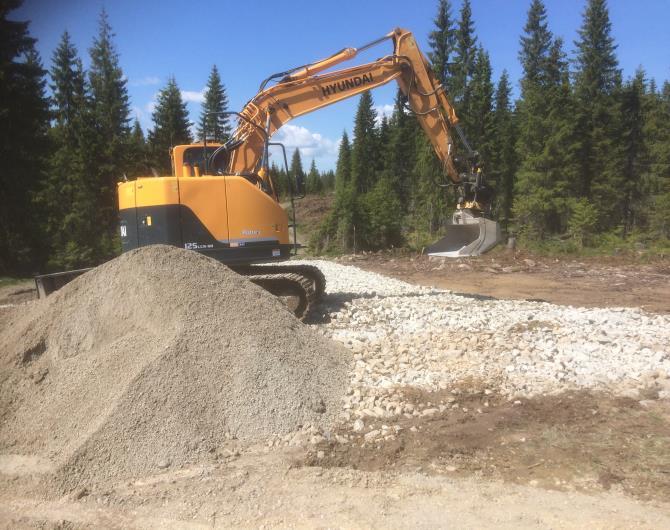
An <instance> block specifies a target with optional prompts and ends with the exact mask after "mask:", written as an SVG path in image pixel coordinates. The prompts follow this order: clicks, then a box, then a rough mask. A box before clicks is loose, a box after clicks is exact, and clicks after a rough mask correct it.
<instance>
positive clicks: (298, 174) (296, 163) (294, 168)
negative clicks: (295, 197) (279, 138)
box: [289, 148, 307, 191]
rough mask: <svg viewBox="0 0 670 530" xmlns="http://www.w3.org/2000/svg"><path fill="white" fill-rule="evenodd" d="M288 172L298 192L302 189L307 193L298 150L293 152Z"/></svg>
mask: <svg viewBox="0 0 670 530" xmlns="http://www.w3.org/2000/svg"><path fill="white" fill-rule="evenodd" d="M289 172H290V174H291V178H292V179H293V182H295V183H296V184H297V188H298V190H301V189H302V190H304V191H307V189H306V182H305V170H304V169H303V167H302V157H301V156H300V149H298V148H296V149H295V150H294V151H293V156H292V157H291V166H290V169H289Z"/></svg>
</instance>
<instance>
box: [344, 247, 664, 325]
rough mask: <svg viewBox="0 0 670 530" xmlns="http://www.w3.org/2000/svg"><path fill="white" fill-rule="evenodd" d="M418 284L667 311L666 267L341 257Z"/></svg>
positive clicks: (507, 258)
mask: <svg viewBox="0 0 670 530" xmlns="http://www.w3.org/2000/svg"><path fill="white" fill-rule="evenodd" d="M340 259H341V260H342V261H343V262H344V263H347V262H351V263H352V264H355V265H356V266H357V267H361V268H363V269H366V270H371V271H374V272H379V273H381V274H385V275H387V276H391V277H394V278H398V279H400V280H404V281H407V282H409V283H414V284H418V285H426V286H431V287H440V288H444V289H449V290H452V291H454V292H456V293H464V294H472V295H480V296H491V297H494V298H502V299H523V300H545V301H547V302H552V303H555V304H563V305H574V306H582V307H642V308H643V309H646V310H648V311H653V312H657V313H669V312H670V263H669V262H668V261H667V260H665V261H658V262H655V263H638V262H635V261H634V260H631V259H627V258H616V257H611V258H602V257H601V258H597V259H596V258H580V259H573V258H561V259H557V258H546V257H538V256H535V255H529V254H526V253H522V252H516V253H513V254H510V253H507V252H506V251H505V250H503V249H497V250H496V251H494V252H491V253H489V254H487V255H485V256H481V257H477V258H467V259H458V260H454V259H449V258H446V259H445V258H429V257H428V256H425V255H424V256H421V255H409V254H406V253H395V254H394V253H368V254H359V255H356V256H345V257H343V258H340Z"/></svg>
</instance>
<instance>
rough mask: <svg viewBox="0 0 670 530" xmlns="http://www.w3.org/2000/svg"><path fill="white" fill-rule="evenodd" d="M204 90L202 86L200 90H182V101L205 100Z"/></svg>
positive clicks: (200, 101)
mask: <svg viewBox="0 0 670 530" xmlns="http://www.w3.org/2000/svg"><path fill="white" fill-rule="evenodd" d="M205 91H206V89H205V88H203V89H202V90H201V91H200V92H198V91H196V90H182V91H181V98H182V99H183V100H184V101H190V102H191V103H202V102H204V101H205Z"/></svg>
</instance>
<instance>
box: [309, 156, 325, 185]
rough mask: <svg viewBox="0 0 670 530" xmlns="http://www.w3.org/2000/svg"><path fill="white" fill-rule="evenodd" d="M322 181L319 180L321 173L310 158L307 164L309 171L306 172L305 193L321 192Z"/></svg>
mask: <svg viewBox="0 0 670 530" xmlns="http://www.w3.org/2000/svg"><path fill="white" fill-rule="evenodd" d="M322 192H323V182H321V174H320V173H319V170H318V169H317V168H316V162H315V161H314V159H313V158H312V164H311V165H310V166H309V173H307V193H322Z"/></svg>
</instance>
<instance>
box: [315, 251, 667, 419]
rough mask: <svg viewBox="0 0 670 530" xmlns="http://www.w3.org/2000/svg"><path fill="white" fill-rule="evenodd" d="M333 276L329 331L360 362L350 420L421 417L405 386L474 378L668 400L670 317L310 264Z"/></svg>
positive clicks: (501, 386)
mask: <svg viewBox="0 0 670 530" xmlns="http://www.w3.org/2000/svg"><path fill="white" fill-rule="evenodd" d="M308 263H310V264H312V265H316V266H318V267H319V268H320V269H321V270H322V272H323V273H324V274H325V276H326V280H327V282H328V283H327V285H328V286H327V295H326V296H325V297H324V299H323V302H322V310H323V312H324V313H325V314H327V316H328V317H330V318H329V320H330V321H328V318H326V323H322V324H316V327H318V328H320V329H321V330H322V332H323V333H324V334H325V335H327V336H329V337H332V338H333V339H335V340H337V341H340V342H342V343H343V344H345V345H346V346H348V347H349V348H351V349H352V350H353V351H354V352H355V365H354V366H353V370H352V374H351V386H350V389H349V393H348V395H347V397H346V398H345V404H344V408H345V413H344V419H345V420H349V421H352V422H353V421H355V420H356V419H357V418H365V417H373V418H374V417H376V418H385V417H392V416H395V415H398V414H401V413H402V414H405V415H408V414H413V415H417V414H420V413H421V411H419V410H415V408H413V407H412V406H411V405H409V404H407V403H403V402H402V394H401V392H399V390H400V389H402V388H403V387H405V388H406V387H407V386H410V387H418V388H420V389H423V390H428V391H437V390H440V389H449V388H454V386H457V385H458V384H459V382H462V381H464V380H467V379H468V378H469V379H470V380H473V379H474V380H477V381H481V382H482V383H483V384H484V385H486V386H487V388H490V389H491V390H492V391H494V392H496V393H497V394H499V395H500V394H502V395H504V396H506V397H509V398H512V397H514V396H533V395H538V394H551V393H558V392H563V391H566V390H577V389H593V390H602V391H607V392H611V393H614V394H619V395H625V396H629V397H636V398H638V397H640V396H642V395H645V396H646V395H649V391H650V390H651V391H652V393H653V395H655V396H656V397H659V398H668V397H670V379H669V378H668V374H670V346H669V345H670V317H668V316H664V315H658V314H653V313H648V312H645V311H643V310H641V309H635V308H582V307H571V306H560V305H554V304H550V303H546V302H530V301H522V300H496V299H486V298H485V297H481V296H467V295H459V294H455V293H453V292H450V291H446V290H440V289H431V288H426V287H421V286H416V285H411V284H408V283H405V282H402V281H399V280H396V279H392V278H388V277H385V276H382V275H380V274H375V273H372V272H367V271H363V270H361V269H359V268H357V267H354V266H347V265H341V264H338V263H333V262H329V261H323V260H314V261H309V262H308Z"/></svg>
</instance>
